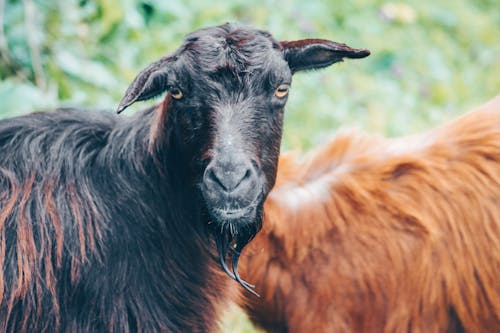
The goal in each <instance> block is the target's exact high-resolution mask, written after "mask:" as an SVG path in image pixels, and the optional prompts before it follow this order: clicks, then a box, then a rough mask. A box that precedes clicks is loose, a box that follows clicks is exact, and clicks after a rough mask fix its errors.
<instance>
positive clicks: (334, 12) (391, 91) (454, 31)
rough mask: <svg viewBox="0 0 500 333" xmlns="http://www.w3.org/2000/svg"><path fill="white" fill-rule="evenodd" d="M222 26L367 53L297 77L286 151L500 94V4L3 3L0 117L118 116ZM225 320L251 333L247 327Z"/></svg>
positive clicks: (490, 0)
mask: <svg viewBox="0 0 500 333" xmlns="http://www.w3.org/2000/svg"><path fill="white" fill-rule="evenodd" d="M227 21H239V22H242V23H246V24H250V25H253V26H257V27H260V28H262V29H265V30H268V31H270V32H272V33H273V35H274V36H276V37H277V38H280V39H286V40H292V39H299V38H307V37H321V38H329V39H333V40H336V41H341V42H345V43H347V44H349V45H351V46H353V47H359V48H368V49H370V50H371V51H372V55H371V56H370V57H368V58H366V59H362V60H349V61H346V62H345V63H340V64H336V65H334V66H333V67H332V68H328V69H325V70H321V71H317V72H310V73H306V74H298V75H297V77H296V78H295V79H294V82H293V87H292V92H291V96H290V99H289V103H288V105H289V106H288V107H287V114H286V121H285V137H284V143H283V145H284V148H285V149H295V148H310V147H312V146H315V145H317V144H319V143H320V142H323V141H324V140H326V139H327V138H328V137H331V136H332V135H333V134H334V132H335V131H336V129H337V128H339V127H341V126H348V127H353V126H354V127H360V128H362V129H364V130H367V131H371V132H377V133H383V134H385V135H389V136H399V135H405V134H410V133H414V132H418V131H422V130H425V129H427V128H429V127H430V126H433V125H436V124H438V123H442V122H444V121H446V120H448V119H450V118H452V117H455V116H457V115H458V114H460V113H462V112H464V111H466V110H468V109H469V108H471V107H473V106H475V105H478V104H480V103H482V102H484V101H486V100H488V99H489V98H491V97H493V96H495V95H496V94H498V93H499V92H500V56H499V55H500V35H499V31H500V5H499V2H498V1H497V0H475V1H473V0H469V1H467V0H441V1H432V0H419V1H417V0H413V1H405V2H390V1H386V2H385V1H382V0H353V1H304V0H301V1H299V0H281V1H274V0H254V1H248V0H235V1H231V2H226V1H224V2H223V1H203V0H169V1H161V0H156V1H154V0H142V1H140V0H96V1H90V0H79V1H76V0H67V1H62V0H60V1H44V0H0V26H1V28H2V29H0V79H1V81H0V118H2V117H11V116H14V115H19V114H23V113H27V112H31V111H34V110H40V109H42V110H43V109H48V108H54V107H56V106H92V107H98V108H107V109H114V108H115V107H116V106H117V103H118V101H119V100H120V98H121V95H122V93H123V92H124V91H125V89H126V87H127V85H128V83H129V82H130V81H131V80H132V78H133V77H134V76H135V74H136V73H138V71H139V70H140V69H142V68H143V67H144V66H146V65H147V64H148V63H150V62H152V61H154V60H156V59H157V58H159V57H160V56H162V55H163V54H165V53H167V52H169V51H171V50H173V49H174V48H176V47H177V46H178V45H179V43H180V42H181V41H182V38H183V36H184V35H185V34H186V33H188V32H191V31H193V30H195V29H198V28H201V27H205V26H208V25H215V24H221V23H224V22H227ZM143 106H144V105H138V106H136V107H137V108H142V107H143ZM230 317H231V318H234V316H230ZM238 318H239V317H238ZM231 323H233V324H231ZM234 323H236V324H234ZM226 324H227V325H225V326H224V327H225V329H224V330H225V331H228V332H240V333H241V332H251V331H252V329H251V328H250V325H249V324H248V323H245V322H244V320H240V319H237V320H236V321H234V320H233V321H231V320H229V321H228V322H227V323H226ZM228 325H229V326H228ZM231 325H232V326H231ZM235 325H236V326H239V327H238V328H237V327H236V326H235Z"/></svg>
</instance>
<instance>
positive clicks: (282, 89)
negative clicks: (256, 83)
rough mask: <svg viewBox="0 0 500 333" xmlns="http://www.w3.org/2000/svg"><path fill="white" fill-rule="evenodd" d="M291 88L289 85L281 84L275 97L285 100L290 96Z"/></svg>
mask: <svg viewBox="0 0 500 333" xmlns="http://www.w3.org/2000/svg"><path fill="white" fill-rule="evenodd" d="M289 89H290V86H289V85H288V84H280V85H279V86H278V88H276V90H275V91H274V95H275V96H276V97H278V98H283V97H285V96H286V95H288V90H289Z"/></svg>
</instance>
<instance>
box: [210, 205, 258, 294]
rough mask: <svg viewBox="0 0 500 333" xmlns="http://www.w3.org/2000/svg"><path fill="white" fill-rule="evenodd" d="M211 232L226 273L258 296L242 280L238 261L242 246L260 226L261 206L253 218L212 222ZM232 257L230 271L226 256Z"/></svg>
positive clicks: (251, 287) (249, 285)
mask: <svg viewBox="0 0 500 333" xmlns="http://www.w3.org/2000/svg"><path fill="white" fill-rule="evenodd" d="M212 225H213V230H212V233H213V235H214V238H215V243H216V246H217V252H218V255H219V263H220V265H221V267H222V269H223V270H224V272H226V274H227V275H228V276H229V277H230V278H231V279H233V280H235V281H237V282H238V283H239V284H240V285H241V286H242V287H243V288H245V289H246V290H248V291H249V292H251V293H252V294H254V295H256V296H257V297H259V294H257V293H256V292H255V291H254V290H253V288H254V287H255V286H254V285H251V284H249V283H247V282H245V281H244V280H242V279H241V278H240V276H239V274H238V261H239V259H240V255H241V252H242V250H243V248H244V247H245V246H246V245H247V244H248V243H249V242H250V241H251V240H252V239H253V238H254V237H255V235H256V234H257V233H258V232H259V230H260V229H261V227H262V208H261V207H259V208H258V209H257V212H256V214H255V217H254V218H253V219H251V220H250V219H245V218H239V219H234V220H230V221H218V222H216V223H213V224H212ZM228 256H229V258H231V257H232V271H231V270H230V269H229V267H228V265H227V263H226V258H227V257H228Z"/></svg>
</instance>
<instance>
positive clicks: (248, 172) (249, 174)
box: [240, 169, 252, 183]
mask: <svg viewBox="0 0 500 333" xmlns="http://www.w3.org/2000/svg"><path fill="white" fill-rule="evenodd" d="M250 178H252V171H251V170H250V169H247V171H246V172H245V174H244V175H243V178H241V181H240V183H242V182H243V181H244V180H248V179H250Z"/></svg>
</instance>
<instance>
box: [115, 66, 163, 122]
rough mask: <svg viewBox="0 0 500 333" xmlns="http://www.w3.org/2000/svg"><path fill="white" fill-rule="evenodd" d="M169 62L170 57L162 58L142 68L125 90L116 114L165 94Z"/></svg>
mask: <svg viewBox="0 0 500 333" xmlns="http://www.w3.org/2000/svg"><path fill="white" fill-rule="evenodd" d="M171 61H172V57H168V56H167V57H163V58H161V59H160V60H158V61H156V62H154V63H152V64H150V65H149V66H147V67H146V68H144V69H143V70H142V71H141V72H140V73H139V74H138V75H137V76H136V77H135V79H134V81H132V83H131V84H130V86H129V87H128V88H127V91H126V92H125V96H123V98H122V100H121V101H120V104H119V105H118V109H117V110H116V112H117V113H120V112H122V111H123V110H125V109H126V108H127V107H128V106H130V105H132V104H133V103H135V102H137V101H144V100H147V99H150V98H153V97H155V96H158V95H159V94H161V93H163V92H165V91H166V90H167V68H168V65H169V63H170V62H171Z"/></svg>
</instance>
